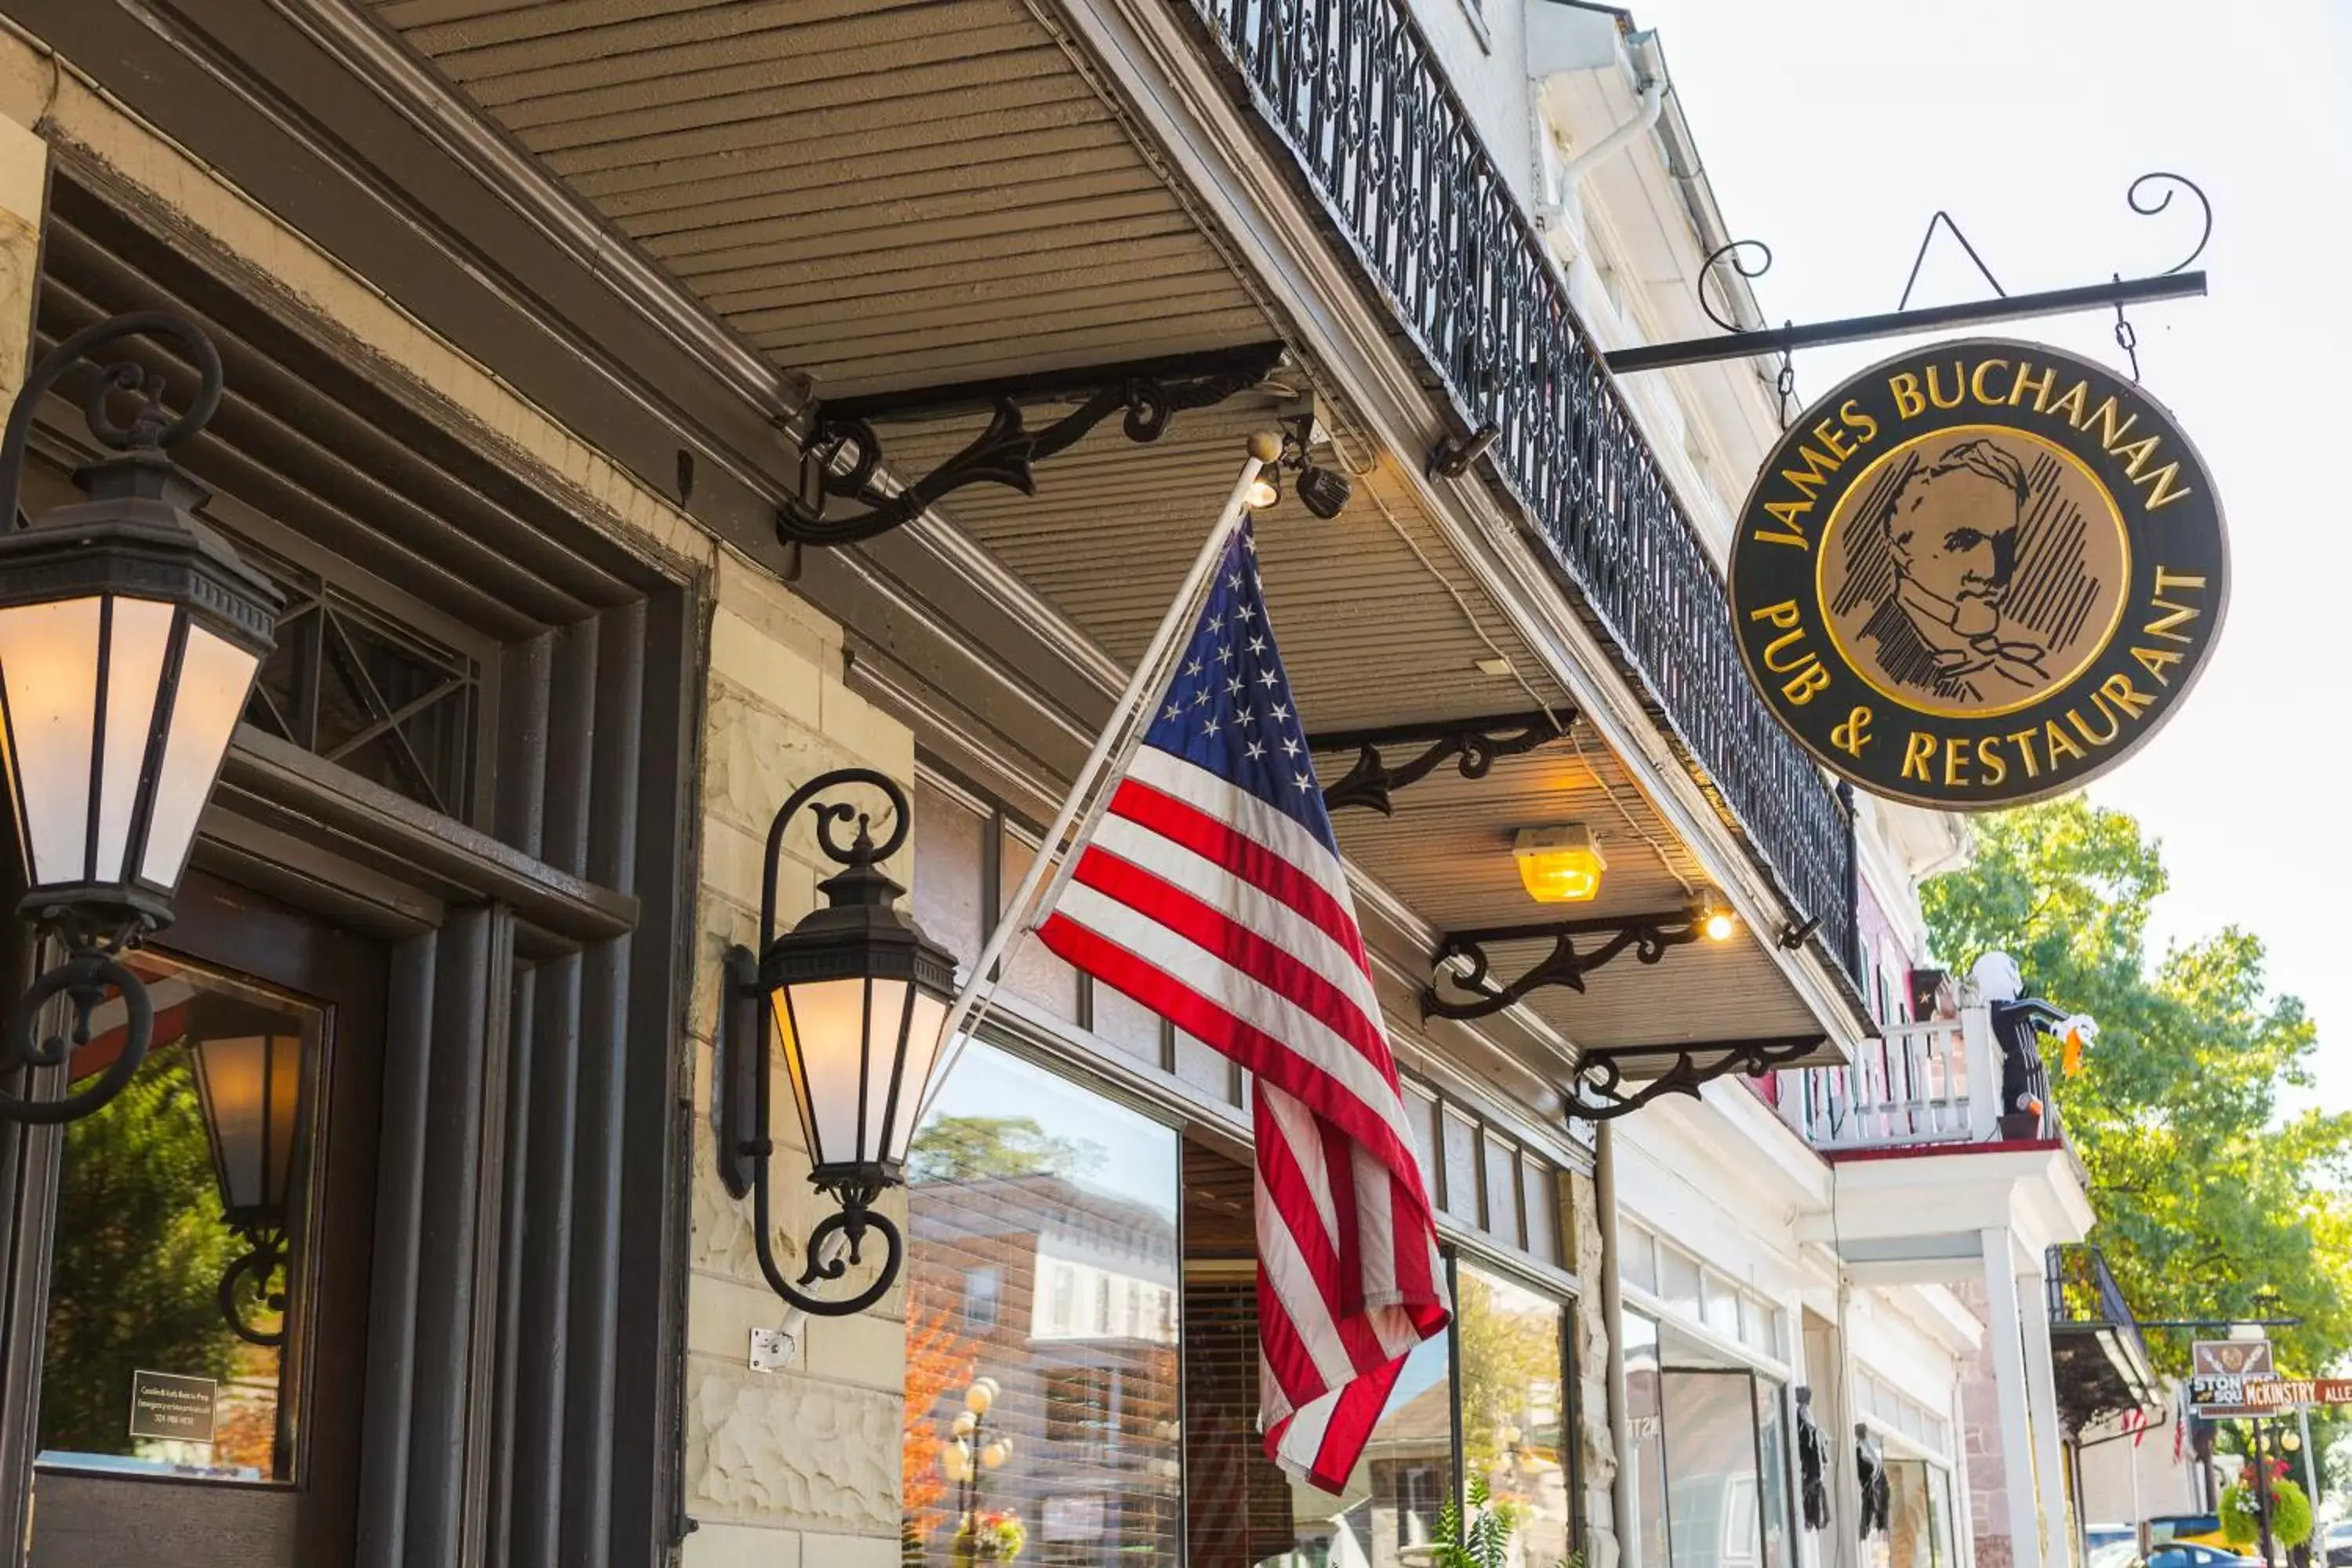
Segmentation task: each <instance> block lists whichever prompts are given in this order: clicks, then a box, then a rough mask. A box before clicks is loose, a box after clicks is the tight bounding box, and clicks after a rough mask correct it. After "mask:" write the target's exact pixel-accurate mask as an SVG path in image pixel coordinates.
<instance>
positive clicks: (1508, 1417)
mask: <svg viewBox="0 0 2352 1568" xmlns="http://www.w3.org/2000/svg"><path fill="white" fill-rule="evenodd" d="M1562 1311H1563V1310H1562V1308H1561V1307H1560V1305H1559V1303H1558V1302H1556V1301H1554V1300H1550V1299H1549V1298H1548V1297H1544V1296H1539V1295H1538V1294H1536V1293H1535V1292H1534V1291H1532V1290H1529V1289H1525V1288H1524V1287H1522V1286H1518V1285H1515V1284H1512V1283H1511V1282H1510V1281H1508V1280H1507V1279H1501V1278H1499V1277H1497V1276H1495V1275H1492V1274H1488V1273H1486V1272H1485V1271H1484V1270H1482V1269H1479V1268H1475V1267H1473V1266H1471V1265H1469V1264H1466V1263H1465V1264H1464V1265H1462V1266H1461V1268H1458V1269H1457V1270H1456V1271H1455V1277H1454V1320H1455V1329H1454V1331H1455V1332H1456V1333H1457V1334H1459V1335H1460V1336H1461V1341H1462V1357H1461V1360H1462V1457H1463V1462H1464V1463H1465V1465H1466V1466H1467V1467H1468V1468H1469V1471H1470V1473H1471V1474H1472V1475H1478V1476H1484V1477H1486V1486H1487V1489H1488V1490H1489V1491H1490V1492H1491V1493H1492V1494H1493V1495H1494V1497H1495V1499H1496V1503H1497V1504H1498V1505H1499V1506H1501V1507H1502V1508H1504V1509H1506V1510H1507V1511H1508V1513H1509V1516H1510V1517H1511V1519H1512V1520H1513V1521H1514V1522H1515V1524H1516V1526H1517V1531H1516V1533H1515V1536H1514V1540H1515V1542H1516V1543H1517V1546H1518V1548H1519V1550H1520V1552H1522V1555H1523V1557H1524V1560H1525V1561H1526V1562H1528V1563H1545V1564H1549V1563H1557V1562H1559V1560H1560V1559H1562V1558H1564V1557H1566V1556H1567V1555H1568V1553H1569V1549H1570V1545H1571V1542H1570V1539H1569V1531H1570V1512H1569V1495H1568V1465H1567V1459H1568V1449H1567V1444H1568V1443H1569V1442H1570V1440H1571V1437H1570V1431H1569V1420H1568V1410H1567V1405H1566V1401H1565V1399H1564V1397H1563V1392H1562V1391H1563V1386H1564V1384H1563V1382H1562V1376H1561V1373H1562V1368H1563V1366H1564V1364H1565V1362H1564V1357H1563V1355H1562V1350H1563V1346H1564V1343H1565V1341H1564V1339H1563V1337H1562V1336H1563V1333H1564V1329H1563V1326H1562V1322H1561V1318H1562Z"/></svg>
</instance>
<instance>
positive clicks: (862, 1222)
mask: <svg viewBox="0 0 2352 1568" xmlns="http://www.w3.org/2000/svg"><path fill="white" fill-rule="evenodd" d="M758 1142H760V1143H761V1144H762V1145H765V1144H766V1143H767V1142H768V1141H767V1140H766V1139H764V1138H762V1139H761V1140H759V1141H758ZM751 1161H752V1167H753V1172H754V1174H753V1177H752V1182H751V1238H752V1246H753V1247H754V1248H755V1249H756V1250H757V1252H758V1254H759V1258H760V1272H761V1274H763V1275H765V1276H766V1277H767V1280H768V1289H771V1290H773V1291H774V1292H775V1293H776V1294H777V1295H779V1296H781V1297H782V1298H783V1300H784V1301H785V1302H786V1304H788V1305H790V1306H793V1307H795V1308H798V1309H799V1310H801V1311H803V1312H806V1313H807V1314H808V1315H809V1316H811V1317H813V1318H846V1317H850V1316H853V1315H854V1314H856V1313H858V1312H862V1311H864V1310H866V1308H868V1307H871V1306H872V1305H874V1303H875V1302H877V1301H879V1300H881V1299H882V1298H883V1297H885V1296H887V1295H888V1294H889V1292H890V1287H891V1286H893V1285H895V1284H897V1283H898V1266H899V1265H900V1264H901V1263H903V1262H905V1261H906V1257H907V1243H906V1238H905V1237H903V1236H901V1235H900V1234H899V1231H898V1226H895V1225H893V1224H891V1223H890V1216H889V1215H885V1214H882V1213H880V1212H878V1211H877V1210H876V1209H874V1208H872V1207H870V1206H869V1205H871V1204H872V1202H873V1198H872V1197H871V1196H870V1195H867V1194H843V1195H842V1200H841V1207H839V1208H837V1209H835V1211H834V1212H833V1213H831V1214H829V1215H825V1216H824V1218H823V1219H821V1220H819V1221H817V1222H816V1224H815V1225H814V1226H811V1227H810V1228H809V1234H808V1239H807V1241H805V1242H804V1243H803V1244H802V1248H801V1250H802V1255H803V1257H805V1258H807V1259H808V1261H807V1262H806V1263H805V1264H803V1266H802V1268H801V1277H800V1279H799V1280H798V1281H796V1282H795V1281H793V1280H788V1279H785V1278H784V1271H783V1269H782V1268H781V1267H780V1266H779V1265H778V1264H777V1262H776V1252H775V1242H774V1234H775V1226H774V1225H773V1224H772V1222H771V1221H770V1219H769V1217H768V1151H767V1149H765V1148H764V1147H763V1148H761V1149H759V1150H757V1151H755V1152H752V1154H751ZM868 1231H877V1232H879V1233H880V1234H881V1237H882V1245H883V1254H882V1267H881V1268H880V1269H878V1270H877V1272H876V1273H875V1276H874V1279H873V1281H872V1283H870V1284H868V1285H867V1286H866V1289H863V1290H860V1291H859V1292H858V1293H857V1294H856V1295H855V1296H844V1297H841V1298H840V1299H838V1300H827V1299H826V1298H824V1297H821V1296H808V1295H803V1294H802V1292H801V1291H800V1290H799V1289H797V1286H799V1285H814V1284H815V1283H816V1282H817V1281H818V1280H820V1279H826V1280H831V1279H840V1278H841V1277H842V1276H843V1275H844V1274H846V1273H847V1272H848V1271H849V1266H850V1265H851V1264H853V1263H861V1262H863V1261H865V1258H864V1256H863V1255H864V1251H865V1242H866V1232H868ZM835 1235H839V1236H841V1237H843V1238H844V1239H845V1241H846V1242H847V1243H848V1252H847V1255H846V1256H845V1257H842V1258H827V1257H826V1256H825V1254H826V1252H827V1250H828V1248H827V1247H826V1243H827V1242H828V1241H830V1240H831V1239H832V1237H834V1236H835Z"/></svg>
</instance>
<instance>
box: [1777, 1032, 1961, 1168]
mask: <svg viewBox="0 0 2352 1568" xmlns="http://www.w3.org/2000/svg"><path fill="white" fill-rule="evenodd" d="M1790 1079H1795V1080H1797V1081H1796V1082H1794V1083H1791V1082H1790ZM1781 1089H1782V1100H1783V1105H1784V1107H1785V1109H1786V1111H1787V1113H1788V1114H1789V1115H1790V1120H1791V1121H1794V1122H1795V1123H1796V1125H1797V1128H1798V1131H1801V1132H1802V1133H1803V1134H1804V1135H1805V1138H1806V1140H1807V1141H1808V1142H1811V1144H1812V1145H1813V1147H1814V1148H1816V1149H1892V1148H1901V1147H1904V1146H1906V1145H1913V1144H1932V1143H1983V1142H1991V1141H1993V1140H1994V1139H1996V1138H1998V1137H2000V1043H1999V1042H1998V1041H1996V1040H1995V1039H1994V1038H1993V1033H1992V1019H1991V1015H1990V1013H1989V1012H1988V1011H1987V1010H1986V1009H1985V1008H1982V1007H1968V1008H1964V1009H1962V1010H1961V1012H1960V1015H1959V1016H1958V1017H1957V1018H1931V1019H1928V1020H1927V1022H1925V1023H1919V1024H1896V1025H1893V1026H1889V1027H1888V1028H1887V1029H1886V1031H1885V1033H1884V1034H1883V1035H1881V1036H1880V1037H1878V1038H1877V1039H1875V1040H1869V1041H1865V1042H1864V1044H1863V1046H1862V1047H1860V1048H1859V1049H1858V1050H1857V1051H1856V1052H1855V1053H1854V1059H1853V1061H1852V1062H1851V1063H1849V1064H1848V1065H1847V1066H1844V1067H1842V1068H1808V1069H1806V1070H1805V1071H1802V1072H1795V1073H1784V1074H1782V1075H1781ZM1790 1089H1794V1090H1795V1091H1796V1092H1795V1093H1794V1094H1790V1092H1789V1091H1790ZM1790 1101H1793V1103H1790Z"/></svg>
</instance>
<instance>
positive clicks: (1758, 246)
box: [1698, 239, 1772, 332]
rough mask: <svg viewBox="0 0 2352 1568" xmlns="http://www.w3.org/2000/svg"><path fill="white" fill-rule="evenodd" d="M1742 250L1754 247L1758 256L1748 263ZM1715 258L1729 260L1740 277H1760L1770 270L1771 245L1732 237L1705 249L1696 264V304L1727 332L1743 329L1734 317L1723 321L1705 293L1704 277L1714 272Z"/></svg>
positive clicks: (1716, 259) (1713, 274)
mask: <svg viewBox="0 0 2352 1568" xmlns="http://www.w3.org/2000/svg"><path fill="white" fill-rule="evenodd" d="M1745 250H1753V251H1756V252H1757V253H1758V259H1757V260H1756V261H1755V262H1753V263H1752V264H1751V263H1750V262H1749V261H1748V259H1747V258H1744V257H1742V256H1741V254H1740V252H1742V251H1745ZM1718 261H1726V262H1729V263H1730V264H1731V269H1732V270H1733V271H1734V272H1737V273H1738V274H1739V276H1741V277H1742V278H1747V279H1757V278H1761V277H1763V276H1764V274H1766V273H1767V272H1769V271H1771V270H1772V247H1770V246H1769V245H1767V244H1765V243H1764V242H1763V241H1762V240H1760V239H1735V240H1733V241H1732V242H1731V243H1730V244H1728V245H1718V246H1717V247H1715V249H1713V250H1712V251H1710V252H1708V253H1707V258H1706V260H1705V261H1702V262H1700V263H1699V264H1698V308H1699V309H1700V310H1704V311H1706V319H1707V320H1708V321H1713V322H1714V323H1715V324H1716V325H1717V326H1718V327H1721V328H1722V329H1723V330H1724V331H1727V332H1737V331H1745V330H1746V329H1744V328H1743V327H1741V326H1740V324H1739V323H1738V321H1725V320H1724V319H1723V318H1722V317H1721V316H1718V315H1717V314H1716V313H1715V306H1714V304H1713V303H1712V302H1711V301H1710V300H1708V299H1707V297H1706V280H1707V279H1709V278H1712V277H1713V276H1715V264H1716V263H1717V262H1718ZM1727 298H1728V296H1727Z"/></svg>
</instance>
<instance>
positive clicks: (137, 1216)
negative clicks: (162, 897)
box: [40, 949, 326, 1482]
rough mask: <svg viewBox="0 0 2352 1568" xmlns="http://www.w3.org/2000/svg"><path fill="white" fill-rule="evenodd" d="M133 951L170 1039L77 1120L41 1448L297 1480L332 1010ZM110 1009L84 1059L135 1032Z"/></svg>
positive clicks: (163, 1467)
mask: <svg viewBox="0 0 2352 1568" xmlns="http://www.w3.org/2000/svg"><path fill="white" fill-rule="evenodd" d="M128 962H129V963H131V966H132V967H133V968H134V969H136V970H137V971H138V972H139V974H140V976H141V978H142V979H143V980H144V981H145V982H146V983H147V987H148V991H149V994H150V995H151V996H152V998H153V999H154V1006H155V1023H154V1034H153V1039H154V1046H153V1051H152V1055H151V1056H150V1057H149V1058H148V1061H147V1063H146V1065H145V1066H144V1067H142V1068H141V1069H140V1071H139V1074H138V1076H137V1077H135V1078H133V1079H131V1086H130V1087H129V1088H128V1089H124V1090H123V1091H122V1094H121V1098H120V1099H118V1100H115V1101H114V1102H113V1103H112V1104H111V1105H110V1106H108V1107H107V1108H106V1109H105V1110H102V1111H100V1113H98V1114H97V1115H94V1116H91V1117H89V1119H87V1120H85V1121H76V1122H73V1123H71V1124H70V1125H68V1127H67V1129H66V1132H65V1159H64V1162H63V1168H62V1169H61V1171H60V1173H59V1175H58V1218H57V1241H56V1246H55V1251H54V1252H53V1254H52V1256H51V1263H50V1268H51V1275H50V1285H49V1317H48V1335H47V1341H46V1344H45V1351H44V1354H43V1357H42V1367H41V1405H40V1423H41V1456H40V1458H41V1463H42V1464H44V1465H47V1466H49V1467H52V1468H74V1469H103V1470H109V1471H139V1472H144V1473H147V1474H151V1475H167V1476H173V1477H177V1478H182V1479H187V1478H197V1479H206V1480H218V1481H247V1482H268V1481H291V1480H294V1479H298V1478H297V1477H296V1474H295V1458H296V1455H297V1453H298V1452H299V1445H298V1443H297V1442H296V1441H295V1437H296V1434H295V1432H294V1430H293V1421H292V1419H291V1413H292V1412H293V1410H295V1409H296V1408H298V1407H299V1405H298V1402H297V1401H296V1400H295V1399H293V1398H292V1397H291V1395H292V1394H293V1386H292V1385H293V1382H294V1376H295V1373H296V1370H297V1369H298V1368H299V1366H300V1364H301V1357H300V1355H299V1351H300V1349H301V1347H302V1338H301V1336H302V1323H303V1319H304V1316H305V1312H306V1309H307V1307H308V1298H309V1296H310V1243H311V1238H310V1234H309V1227H310V1186H311V1183H310V1172H311V1148H310V1145H311V1138H310V1131H311V1124H312V1122H313V1121H314V1120H315V1116H314V1113H313V1109H312V1108H313V1107H314V1105H315V1104H316V1102H317V1100H318V1095H319V1082H320V1071H321V1068H322V1066H323V1058H322V1053H323V1052H324V1049H325V1044H326V1016H325V1014H324V1013H323V1012H322V1011H321V1010H320V1008H318V1007H315V1006H312V1005H309V1004H307V1003H303V1002H299V1001H296V1000H294V999H293V998H291V997H288V996H285V995H283V994H279V993H277V992H274V991H271V990H268V989H266V988H264V987H261V986H259V985H257V984H251V983H249V982H247V981H245V980H242V979H239V978H237V977H235V976H232V975H229V974H226V973H220V972H216V971H214V970H210V969H205V968H202V967H199V966H197V965H195V964H193V963H184V962H183V961H181V960H179V959H176V958H173V957H172V956H171V955H169V954H168V953H165V952H162V951H160V950H154V949H151V950H148V951H146V952H139V953H135V954H132V955H131V958H130V959H129V960H128ZM95 1022H96V1029H95V1032H94V1037H93V1038H92V1039H91V1041H90V1042H89V1045H88V1046H86V1047H83V1048H82V1050H81V1051H80V1052H79V1054H77V1055H76V1057H75V1058H74V1066H75V1068H76V1070H77V1073H78V1074H79V1076H80V1077H82V1078H87V1077H88V1076H89V1075H90V1074H94V1073H97V1072H100V1071H102V1070H103V1069H104V1068H106V1067H107V1066H109V1065H110V1063H111V1062H112V1061H113V1059H114V1054H115V1052H116V1051H118V1050H119V1049H120V1048H121V1044H122V1005H121V1003H120V1002H119V1001H117V1002H110V1003H108V1004H107V1005H105V1006H103V1007H101V1008H100V1009H99V1012H98V1014H97V1016H96V1020H95ZM289 1346H291V1347H293V1350H294V1352H295V1353H292V1354H289Z"/></svg>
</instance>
